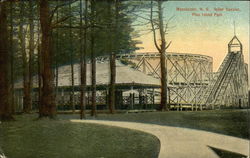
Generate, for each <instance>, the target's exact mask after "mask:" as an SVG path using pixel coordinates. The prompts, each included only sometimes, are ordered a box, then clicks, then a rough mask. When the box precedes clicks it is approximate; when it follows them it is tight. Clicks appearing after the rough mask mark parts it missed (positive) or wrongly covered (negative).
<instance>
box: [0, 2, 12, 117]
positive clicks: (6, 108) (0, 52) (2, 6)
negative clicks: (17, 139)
mask: <svg viewBox="0 0 250 158" xmlns="http://www.w3.org/2000/svg"><path fill="white" fill-rule="evenodd" d="M6 3H7V2H1V3H0V35H1V36H0V43H1V44H0V76H1V77H0V120H1V121H6V120H12V119H13V117H12V112H11V104H10V100H9V97H10V93H11V92H10V85H9V81H8V76H9V51H8V30H7V9H6Z"/></svg>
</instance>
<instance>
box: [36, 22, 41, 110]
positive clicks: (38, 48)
mask: <svg viewBox="0 0 250 158" xmlns="http://www.w3.org/2000/svg"><path fill="white" fill-rule="evenodd" d="M37 43H38V44H37V52H38V54H37V58H38V59H37V74H38V76H37V79H38V110H39V111H41V107H42V106H41V105H42V66H41V64H42V61H41V56H42V55H41V44H40V27H39V25H38V39H37Z"/></svg>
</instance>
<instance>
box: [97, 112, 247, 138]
mask: <svg viewBox="0 0 250 158" xmlns="http://www.w3.org/2000/svg"><path fill="white" fill-rule="evenodd" d="M249 117H250V111H249V110H214V111H212V110H211V111H193V112H192V111H169V112H148V113H129V114H114V115H110V114H100V115H98V117H97V119H101V120H115V121H132V122H142V123H152V124H159V125H169V126H176V127H186V128H192V129H200V130H206V131H211V132H216V133H221V134H225V135H231V136H236V137H240V138H246V139H247V138H248V139H249V129H250V128H249V126H250V118H249Z"/></svg>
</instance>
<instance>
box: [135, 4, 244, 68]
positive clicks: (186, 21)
mask: <svg viewBox="0 0 250 158" xmlns="http://www.w3.org/2000/svg"><path fill="white" fill-rule="evenodd" d="M248 5H249V2H226V1H220V2H204V1H203V2H185V3H184V2H176V1H170V2H168V3H165V6H164V9H165V10H164V11H165V12H164V15H165V20H164V21H165V22H166V21H167V19H168V17H171V16H172V15H174V16H175V18H174V20H172V21H171V23H170V24H171V25H172V26H174V28H173V29H171V30H170V31H169V32H168V35H167V36H166V38H167V40H168V41H172V44H171V46H170V48H169V49H168V51H169V52H177V53H178V52H179V53H192V54H203V55H208V56H211V57H213V63H214V65H213V67H214V71H216V70H217V69H218V67H219V65H220V64H221V63H222V61H223V59H224V57H225V56H226V54H227V44H228V42H229V41H230V40H231V39H232V37H233V36H234V25H233V23H234V21H235V25H236V35H237V36H238V38H239V40H240V41H241V43H242V44H243V54H244V58H245V62H246V63H249V6H248ZM176 7H182V8H185V7H188V8H190V7H193V8H197V9H199V8H200V7H202V8H209V11H207V13H214V12H215V11H214V8H218V7H220V8H239V9H240V11H237V12H231V11H228V12H227V11H224V12H220V13H222V16H220V17H215V16H212V17H204V16H199V17H196V16H192V12H180V11H176ZM166 10H167V11H166ZM196 13H200V14H202V13H203V12H199V11H198V12H196ZM147 28H150V26H147ZM138 40H140V41H142V44H140V45H138V46H139V47H144V49H141V50H138V51H137V52H156V49H155V46H154V44H153V38H152V33H149V34H143V35H142V36H140V37H139V38H138Z"/></svg>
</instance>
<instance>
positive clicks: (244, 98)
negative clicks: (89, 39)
mask: <svg viewBox="0 0 250 158" xmlns="http://www.w3.org/2000/svg"><path fill="white" fill-rule="evenodd" d="M159 58H160V55H159V54H158V53H136V54H122V55H118V56H117V59H119V60H129V61H130V62H132V63H133V64H134V66H133V67H134V68H135V69H137V70H139V71H142V72H144V73H146V74H148V75H151V76H153V77H155V78H160V60H159ZM166 63H167V64H166V67H167V72H168V75H167V82H168V90H169V91H168V93H169V97H168V102H169V104H170V105H171V107H172V108H176V109H177V110H178V109H181V110H182V108H183V107H185V108H191V109H192V110H194V109H195V110H197V109H199V110H202V109H219V108H229V107H239V108H241V107H246V106H248V73H247V72H248V70H247V64H245V63H244V57H243V53H242V44H241V42H240V41H239V39H238V38H237V36H234V37H233V38H232V40H231V41H230V42H229V43H228V53H227V55H226V57H225V59H224V60H223V62H222V64H221V65H220V67H219V69H218V71H217V72H216V73H213V70H212V65H213V60H212V58H211V57H209V56H205V55H199V54H188V53H171V52H167V53H166Z"/></svg>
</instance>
